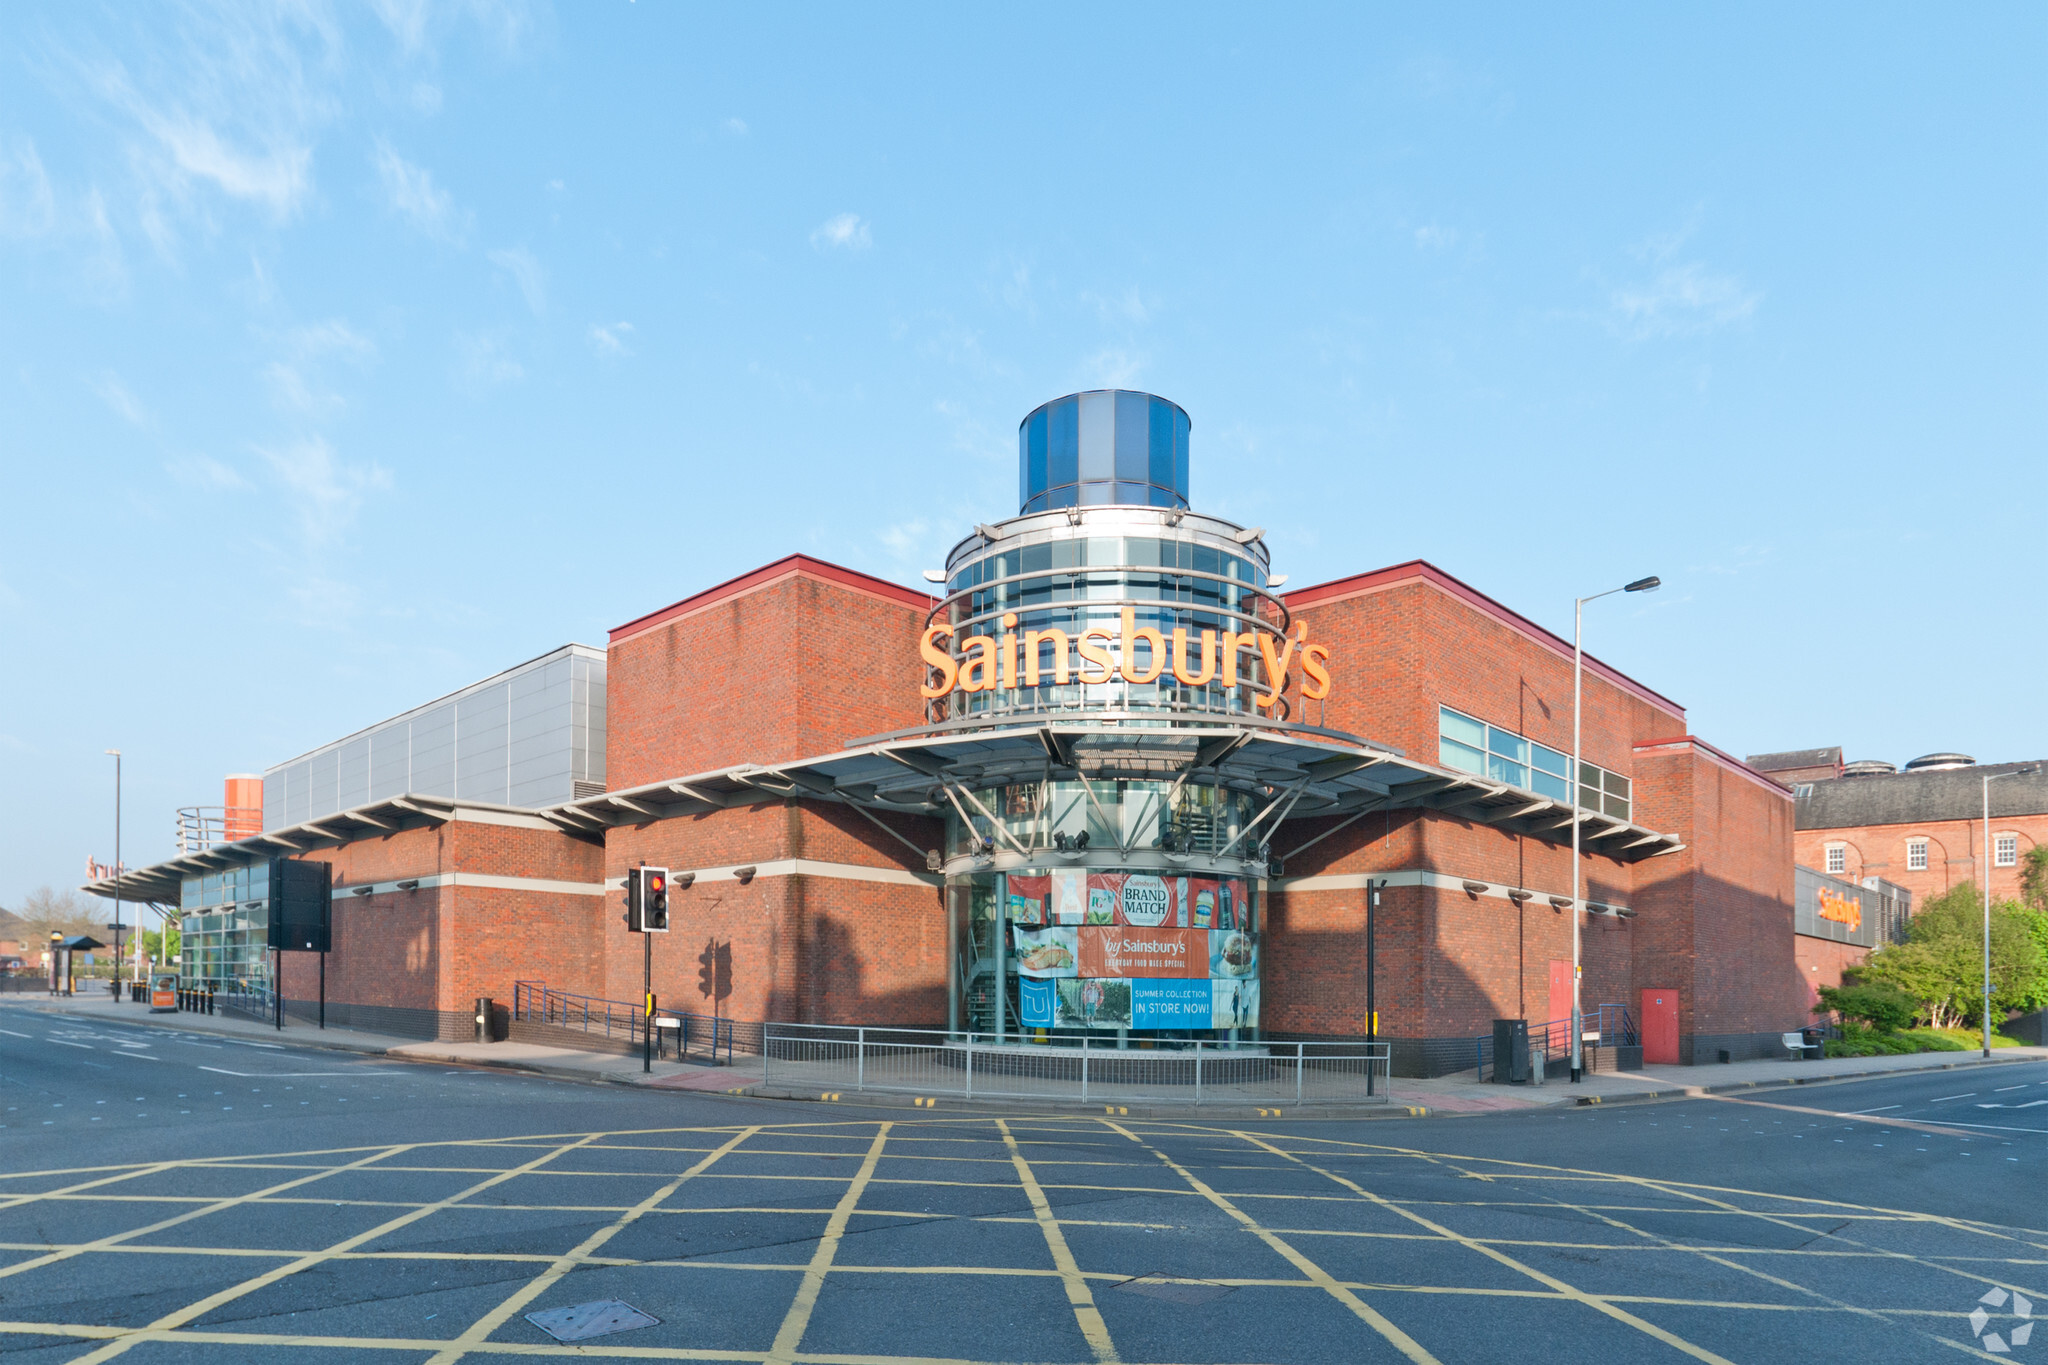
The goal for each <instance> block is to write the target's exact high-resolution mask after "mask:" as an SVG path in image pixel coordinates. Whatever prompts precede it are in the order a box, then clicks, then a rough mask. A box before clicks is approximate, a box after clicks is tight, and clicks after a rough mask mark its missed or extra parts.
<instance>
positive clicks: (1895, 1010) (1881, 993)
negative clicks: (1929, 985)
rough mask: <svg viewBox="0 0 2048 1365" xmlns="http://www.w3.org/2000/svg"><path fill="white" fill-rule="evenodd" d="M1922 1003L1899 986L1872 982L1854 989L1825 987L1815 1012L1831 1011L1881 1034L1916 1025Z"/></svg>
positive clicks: (1850, 987) (1848, 987)
mask: <svg viewBox="0 0 2048 1365" xmlns="http://www.w3.org/2000/svg"><path fill="white" fill-rule="evenodd" d="M1919 1003H1920V1002H1919V1001H1917V1000H1915V999H1914V998H1913V997H1912V996H1910V995H1908V994H1906V993H1905V992H1904V991H1902V990H1900V989H1899V988H1898V987H1896V986H1892V985H1885V984H1879V983H1876V982H1870V983H1865V984H1860V985H1854V986H1823V987H1821V988H1820V1003H1819V1004H1818V1005H1816V1006H1814V1009H1813V1012H1814V1013H1815V1014H1821V1013H1824V1012H1826V1011H1829V1010H1832V1011H1833V1012H1834V1013H1836V1014H1839V1015H1841V1016H1842V1018H1843V1019H1844V1020H1851V1019H1853V1020H1858V1021H1860V1022H1862V1023H1865V1024H1868V1025H1869V1026H1870V1027H1871V1028H1873V1029H1876V1030H1877V1031H1878V1032H1879V1033H1896V1032H1898V1031H1899V1030H1900V1029H1902V1028H1904V1027H1905V1026H1906V1025H1908V1024H1910V1023H1912V1022H1913V1016H1914V1015H1915V1014H1916V1013H1918V1012H1919Z"/></svg>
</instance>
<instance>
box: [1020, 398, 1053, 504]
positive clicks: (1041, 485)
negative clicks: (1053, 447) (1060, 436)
mask: <svg viewBox="0 0 2048 1365" xmlns="http://www.w3.org/2000/svg"><path fill="white" fill-rule="evenodd" d="M1048 450H1049V446H1048V444H1047V441H1046V420H1045V410H1044V409H1043V408H1041V409H1039V410H1038V411H1037V412H1034V413H1032V414H1031V420H1030V421H1028V422H1026V423H1025V424H1024V487H1025V488H1026V489H1027V490H1029V491H1030V492H1033V493H1041V492H1043V491H1045V486H1046V470H1047V464H1046V456H1047V454H1048Z"/></svg>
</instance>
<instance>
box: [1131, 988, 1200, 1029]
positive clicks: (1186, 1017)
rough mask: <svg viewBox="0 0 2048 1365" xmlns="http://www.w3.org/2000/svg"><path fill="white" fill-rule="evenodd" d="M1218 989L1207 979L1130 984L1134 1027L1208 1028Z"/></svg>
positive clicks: (1132, 1024)
mask: <svg viewBox="0 0 2048 1365" xmlns="http://www.w3.org/2000/svg"><path fill="white" fill-rule="evenodd" d="M1214 1001H1215V986H1214V983H1212V982H1209V981H1205V980H1196V981H1161V980H1146V979H1141V980H1137V981H1133V982H1132V983H1131V1026H1132V1027H1133V1028H1208V1027H1210V1023H1209V1018H1210V1015H1211V1014H1212V1012H1213V1010H1214Z"/></svg>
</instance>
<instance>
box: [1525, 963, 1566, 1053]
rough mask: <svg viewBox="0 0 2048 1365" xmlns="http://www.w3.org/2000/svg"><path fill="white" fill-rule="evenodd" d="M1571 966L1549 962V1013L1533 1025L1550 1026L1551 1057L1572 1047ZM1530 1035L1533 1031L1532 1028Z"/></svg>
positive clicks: (1549, 1044) (1549, 1043)
mask: <svg viewBox="0 0 2048 1365" xmlns="http://www.w3.org/2000/svg"><path fill="white" fill-rule="evenodd" d="M1571 1017H1572V964H1571V963H1570V962H1568V961H1563V960H1560V959H1557V958H1552V959H1551V962H1550V1013H1549V1014H1548V1015H1546V1016H1545V1017H1544V1018H1543V1019H1540V1020H1534V1021H1532V1022H1533V1023H1538V1024H1543V1023H1547V1024H1549V1025H1550V1026H1551V1029H1550V1036H1549V1041H1548V1046H1549V1048H1550V1053H1551V1055H1552V1056H1560V1055H1562V1054H1563V1053H1564V1052H1567V1051H1569V1050H1570V1049H1571V1045H1572V1026H1571ZM1530 1032H1531V1033H1534V1032H1535V1030H1534V1029H1533V1028H1532V1029H1531V1030H1530Z"/></svg>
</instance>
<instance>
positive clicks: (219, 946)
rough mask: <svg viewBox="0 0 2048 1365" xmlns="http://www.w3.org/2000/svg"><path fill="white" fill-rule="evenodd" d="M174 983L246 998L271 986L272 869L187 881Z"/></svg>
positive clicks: (259, 867) (254, 868)
mask: <svg viewBox="0 0 2048 1365" xmlns="http://www.w3.org/2000/svg"><path fill="white" fill-rule="evenodd" d="M178 910H179V928H178V980H179V982H180V984H182V985H183V986H185V987H187V988H188V989H200V990H206V989H211V990H216V991H221V992H224V993H226V992H235V993H244V992H251V991H263V990H267V989H269V985H270V961H271V959H270V948H269V946H268V945H269V941H270V864H268V863H254V864H252V865H250V866H248V867H234V868H228V869H226V870H224V871H221V872H210V873H208V874H207V875H205V876H203V877H187V878H185V881H184V886H183V888H182V894H181V895H180V896H179V907H178Z"/></svg>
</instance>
